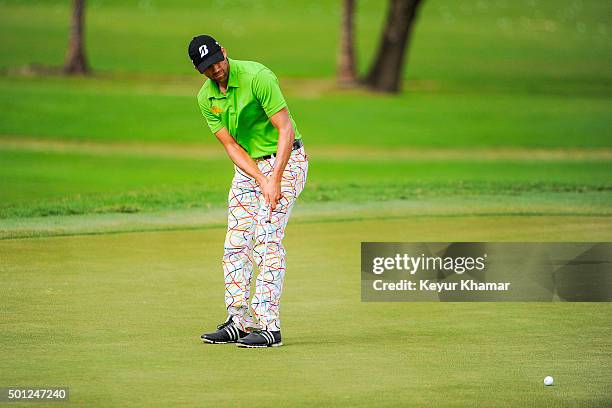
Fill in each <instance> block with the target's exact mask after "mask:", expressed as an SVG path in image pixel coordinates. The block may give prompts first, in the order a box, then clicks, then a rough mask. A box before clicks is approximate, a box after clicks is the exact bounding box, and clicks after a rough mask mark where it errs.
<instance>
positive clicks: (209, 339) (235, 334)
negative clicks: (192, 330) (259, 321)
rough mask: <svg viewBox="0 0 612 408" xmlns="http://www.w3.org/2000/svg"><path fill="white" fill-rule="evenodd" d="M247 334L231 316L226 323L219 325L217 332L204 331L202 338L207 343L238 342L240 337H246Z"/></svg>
mask: <svg viewBox="0 0 612 408" xmlns="http://www.w3.org/2000/svg"><path fill="white" fill-rule="evenodd" d="M247 334H248V333H247V332H243V331H242V330H240V329H239V328H238V326H236V324H235V323H234V321H233V320H232V318H231V317H230V318H229V319H227V321H226V322H225V323H221V324H220V325H219V326H217V331H216V332H214V333H204V334H203V335H201V336H200V338H201V339H202V341H203V342H205V343H211V344H225V343H236V342H237V341H238V340H239V339H240V338H242V337H245V336H246V335H247Z"/></svg>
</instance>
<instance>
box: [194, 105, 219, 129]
mask: <svg viewBox="0 0 612 408" xmlns="http://www.w3.org/2000/svg"><path fill="white" fill-rule="evenodd" d="M207 102H209V100H208V99H200V98H198V105H200V110H201V111H202V115H203V116H204V118H205V119H206V123H208V127H209V128H210V131H211V132H213V134H214V133H217V132H218V131H219V130H221V128H223V123H222V122H221V119H220V118H219V116H217V115H215V114H214V113H212V112H211V111H210V106H208V103H207Z"/></svg>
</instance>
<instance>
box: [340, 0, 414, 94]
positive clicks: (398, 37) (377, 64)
mask: <svg viewBox="0 0 612 408" xmlns="http://www.w3.org/2000/svg"><path fill="white" fill-rule="evenodd" d="M422 2H423V0H389V12H388V15H387V21H386V24H385V27H384V31H383V34H382V36H381V39H380V45H379V46H378V52H377V53H376V57H375V58H374V62H373V63H372V65H371V67H370V70H369V71H368V74H367V75H366V76H365V77H364V78H361V79H360V80H359V82H360V83H362V84H364V85H366V86H367V87H369V88H371V89H373V90H375V91H379V92H387V93H399V92H400V90H401V85H402V73H403V71H404V64H405V59H406V58H405V54H406V49H407V47H408V44H409V43H410V34H411V32H412V28H413V26H414V23H415V20H416V17H417V11H418V8H419V6H420V4H421V3H422ZM354 11H355V4H354V1H350V0H344V5H343V14H342V26H341V37H340V52H339V55H338V82H339V83H340V84H344V85H346V84H350V83H356V82H357V81H356V80H355V77H356V74H355V57H354V49H353V42H354V38H353V33H354V30H353V21H354V18H353V14H354Z"/></svg>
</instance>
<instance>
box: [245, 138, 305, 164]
mask: <svg viewBox="0 0 612 408" xmlns="http://www.w3.org/2000/svg"><path fill="white" fill-rule="evenodd" d="M302 146H304V143H302V139H297V140H294V141H293V147H292V148H291V150H292V151H293V150H297V149H299V148H300V147H302ZM272 157H276V153H274V154H269V155H267V156H261V157H257V158H256V159H255V160H268V159H271V158H272Z"/></svg>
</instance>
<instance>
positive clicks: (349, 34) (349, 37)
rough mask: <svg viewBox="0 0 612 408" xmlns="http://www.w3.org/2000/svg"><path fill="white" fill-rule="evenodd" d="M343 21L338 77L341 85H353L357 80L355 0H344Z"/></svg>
mask: <svg viewBox="0 0 612 408" xmlns="http://www.w3.org/2000/svg"><path fill="white" fill-rule="evenodd" d="M342 3H343V4H342V22H341V26H340V48H339V53H338V66H337V78H338V84H339V85H341V86H347V85H353V84H355V83H356V82H357V69H356V68H355V66H356V62H355V49H354V41H355V35H354V15H355V0H343V2H342Z"/></svg>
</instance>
